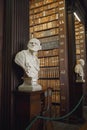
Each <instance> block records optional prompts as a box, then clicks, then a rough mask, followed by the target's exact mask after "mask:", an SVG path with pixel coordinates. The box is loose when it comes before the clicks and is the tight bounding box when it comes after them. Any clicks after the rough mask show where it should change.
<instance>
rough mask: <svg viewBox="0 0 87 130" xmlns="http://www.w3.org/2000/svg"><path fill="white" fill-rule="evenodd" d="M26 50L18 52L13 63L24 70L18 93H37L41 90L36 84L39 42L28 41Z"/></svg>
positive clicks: (34, 40) (33, 39) (35, 40)
mask: <svg viewBox="0 0 87 130" xmlns="http://www.w3.org/2000/svg"><path fill="white" fill-rule="evenodd" d="M27 47H28V49H27V50H22V51H20V52H18V53H17V54H16V56H15V63H16V64H18V65H19V66H20V67H22V68H23V70H24V77H23V80H24V82H23V84H22V85H20V86H19V87H18V90H20V91H37V90H41V89H42V87H41V85H39V84H38V72H39V70H40V67H39V59H38V57H37V52H38V50H41V45H40V41H39V40H38V39H36V38H32V39H30V41H29V42H28V44H27Z"/></svg>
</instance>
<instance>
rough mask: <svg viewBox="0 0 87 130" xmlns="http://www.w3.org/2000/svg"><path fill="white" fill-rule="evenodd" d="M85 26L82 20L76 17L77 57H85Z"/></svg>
mask: <svg viewBox="0 0 87 130" xmlns="http://www.w3.org/2000/svg"><path fill="white" fill-rule="evenodd" d="M84 33H85V32H84V26H83V24H82V23H81V22H79V21H78V20H77V19H75V43H76V59H77V60H78V59H80V58H83V59H84V54H85V51H84V41H85V40H84V39H85V35H84Z"/></svg>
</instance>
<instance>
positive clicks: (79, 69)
mask: <svg viewBox="0 0 87 130" xmlns="http://www.w3.org/2000/svg"><path fill="white" fill-rule="evenodd" d="M84 65H85V61H84V60H83V59H80V60H78V61H77V64H76V66H75V73H76V81H77V82H85V79H84Z"/></svg>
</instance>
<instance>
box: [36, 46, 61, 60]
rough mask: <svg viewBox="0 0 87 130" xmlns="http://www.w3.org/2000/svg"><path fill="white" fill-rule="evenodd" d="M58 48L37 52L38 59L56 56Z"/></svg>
mask: <svg viewBox="0 0 87 130" xmlns="http://www.w3.org/2000/svg"><path fill="white" fill-rule="evenodd" d="M58 55H59V48H55V49H49V50H41V51H39V52H38V57H39V58H40V57H41V58H42V57H50V56H58Z"/></svg>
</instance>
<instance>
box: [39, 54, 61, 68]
mask: <svg viewBox="0 0 87 130" xmlns="http://www.w3.org/2000/svg"><path fill="white" fill-rule="evenodd" d="M46 66H47V67H49V66H50V67H51V66H59V56H53V57H46V58H40V67H46Z"/></svg>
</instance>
